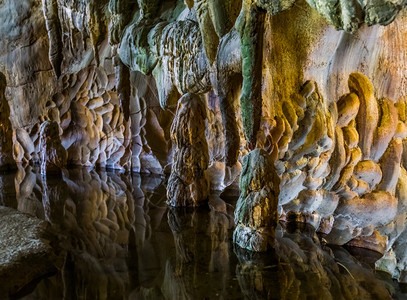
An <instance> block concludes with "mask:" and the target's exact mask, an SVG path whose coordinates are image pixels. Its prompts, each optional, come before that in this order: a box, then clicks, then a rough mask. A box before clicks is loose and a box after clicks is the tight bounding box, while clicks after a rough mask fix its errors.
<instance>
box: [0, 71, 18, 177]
mask: <svg viewBox="0 0 407 300" xmlns="http://www.w3.org/2000/svg"><path fill="white" fill-rule="evenodd" d="M6 86H7V82H6V78H5V76H4V74H3V73H1V72H0V136H1V139H0V169H1V170H7V169H8V170H10V169H14V168H15V160H14V157H13V127H12V126H11V122H10V119H9V118H10V107H9V104H8V102H7V99H6V97H5V95H4V93H5V90H6Z"/></svg>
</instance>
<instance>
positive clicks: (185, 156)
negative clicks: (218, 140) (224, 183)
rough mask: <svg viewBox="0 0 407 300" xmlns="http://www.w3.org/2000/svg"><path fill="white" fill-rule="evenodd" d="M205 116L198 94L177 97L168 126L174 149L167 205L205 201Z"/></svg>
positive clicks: (206, 192) (206, 198)
mask: <svg viewBox="0 0 407 300" xmlns="http://www.w3.org/2000/svg"><path fill="white" fill-rule="evenodd" d="M205 119H206V107H205V104H204V103H203V101H202V99H201V98H200V97H199V96H197V95H194V94H186V95H184V96H183V97H182V98H181V99H180V101H179V104H178V108H177V113H176V116H175V119H174V122H173V124H172V127H171V137H172V139H173V141H174V143H175V145H176V150H175V154H174V162H173V165H172V170H171V176H170V178H169V179H168V186H167V196H168V201H167V203H168V204H169V205H170V206H199V205H202V204H203V203H205V202H206V201H207V200H208V192H209V185H208V179H207V175H206V169H207V168H208V163H209V154H208V144H207V141H206V138H205Z"/></svg>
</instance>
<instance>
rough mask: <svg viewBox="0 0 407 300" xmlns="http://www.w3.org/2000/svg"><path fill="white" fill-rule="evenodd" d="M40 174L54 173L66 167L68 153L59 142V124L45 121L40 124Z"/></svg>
mask: <svg viewBox="0 0 407 300" xmlns="http://www.w3.org/2000/svg"><path fill="white" fill-rule="evenodd" d="M40 149H41V158H40V160H41V174H43V175H46V174H47V173H55V172H59V171H61V169H63V168H65V167H66V162H67V158H68V154H67V152H66V150H65V148H64V147H63V146H62V144H61V138H60V137H59V126H58V123H57V122H55V121H45V122H44V123H42V124H41V126H40Z"/></svg>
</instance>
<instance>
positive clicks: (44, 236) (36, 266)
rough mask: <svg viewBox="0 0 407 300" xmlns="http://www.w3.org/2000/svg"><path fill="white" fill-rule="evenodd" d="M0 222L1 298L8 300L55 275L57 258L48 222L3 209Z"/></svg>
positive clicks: (0, 210) (0, 208) (1, 209)
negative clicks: (39, 281) (10, 296)
mask: <svg viewBox="0 0 407 300" xmlns="http://www.w3.org/2000/svg"><path fill="white" fill-rule="evenodd" d="M0 222H1V228H0V241H1V243H0V282H1V283H0V295H1V297H2V298H3V299H7V298H8V296H9V295H12V294H16V293H18V292H20V291H21V289H23V288H24V287H25V286H27V285H28V284H30V283H31V282H34V281H38V280H39V279H41V278H42V277H44V276H49V274H50V273H54V272H56V268H55V263H56V261H57V259H56V255H55V249H53V247H52V246H51V242H52V241H53V240H54V239H55V237H54V236H53V235H52V234H51V231H50V230H49V224H47V222H45V221H41V220H40V219H37V218H35V217H33V216H30V215H28V214H26V213H22V212H19V211H17V210H15V209H12V208H7V207H4V206H0Z"/></svg>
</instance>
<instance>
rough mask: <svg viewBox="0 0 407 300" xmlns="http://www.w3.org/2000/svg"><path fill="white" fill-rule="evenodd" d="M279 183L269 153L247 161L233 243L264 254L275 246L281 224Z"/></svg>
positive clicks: (254, 153)
mask: <svg viewBox="0 0 407 300" xmlns="http://www.w3.org/2000/svg"><path fill="white" fill-rule="evenodd" d="M279 183H280V179H279V178H278V176H277V174H276V172H275V169H274V164H273V160H272V158H271V157H270V155H269V154H268V153H267V152H265V151H264V150H260V149H257V150H254V151H252V152H250V153H248V154H247V155H246V156H245V157H244V158H243V166H242V172H241V175H240V182H239V188H240V191H241V193H240V197H239V200H238V202H237V204H236V210H235V223H236V229H235V232H234V233H233V241H234V242H235V243H236V244H238V245H239V246H240V247H242V248H245V249H248V250H250V251H256V252H263V251H267V250H269V249H270V248H271V247H272V246H273V243H274V238H275V232H274V229H275V227H276V226H277V222H278V215H277V205H278V187H279Z"/></svg>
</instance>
